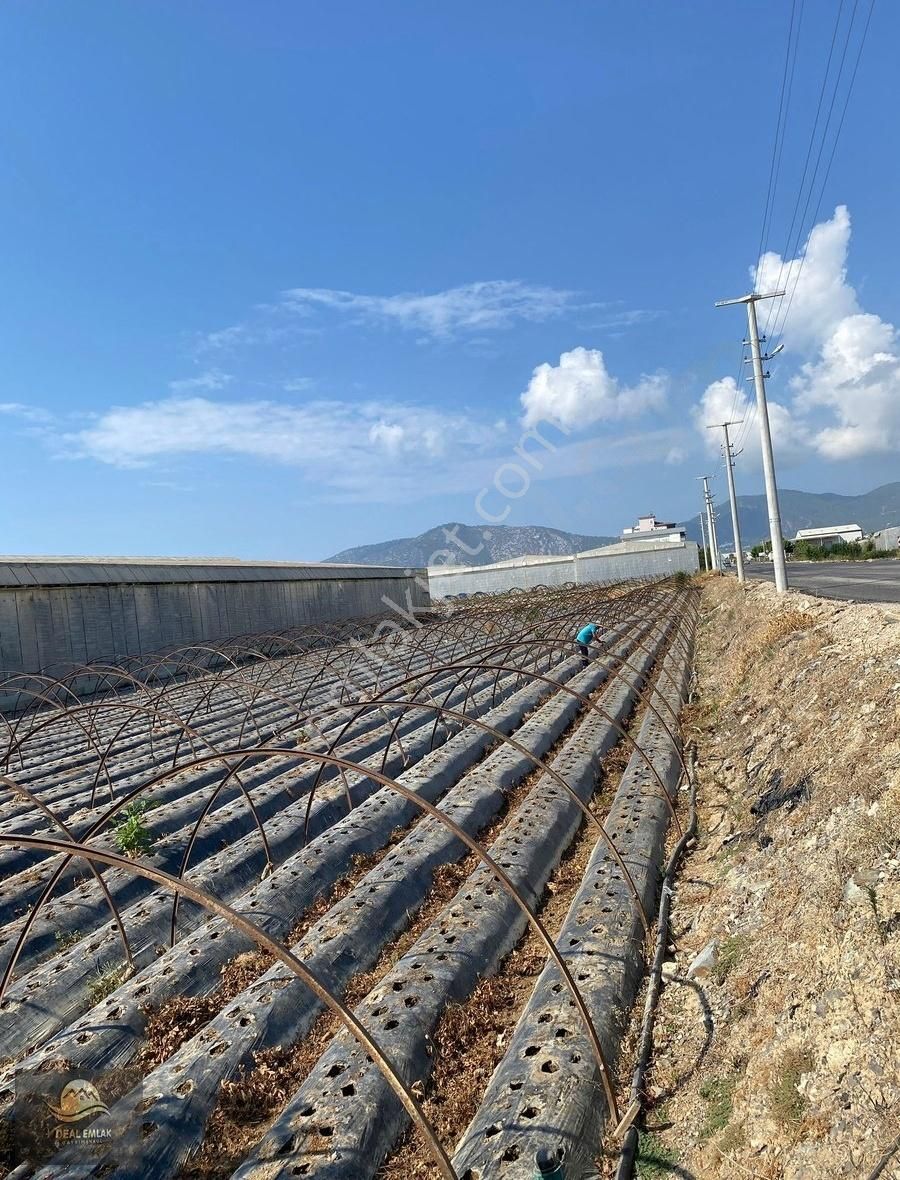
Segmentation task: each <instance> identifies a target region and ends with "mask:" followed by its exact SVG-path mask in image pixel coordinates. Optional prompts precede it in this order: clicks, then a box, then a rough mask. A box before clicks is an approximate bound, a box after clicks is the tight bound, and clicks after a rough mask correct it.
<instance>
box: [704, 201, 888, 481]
mask: <svg viewBox="0 0 900 1180" xmlns="http://www.w3.org/2000/svg"><path fill="white" fill-rule="evenodd" d="M850 229H851V225H850V214H849V213H848V211H847V208H846V206H843V205H839V206H838V207H837V208H836V209H835V211H834V216H833V217H831V218H830V219H829V220H827V221H824V222H821V223H820V224H819V225H817V226H815V227H814V229H813V230H812V233H811V234H810V236H809V239H808V241H807V243H806V245H805V247H804V250H803V252H802V253H801V255H800V257H798V258H794V259H790V260H788V261H783V260H782V258H781V257H780V255H777V254H766V255H764V256H763V257H762V259H760V265H759V274H758V278H759V282H758V284H757V287H758V289H759V290H760V291H766V290H771V289H773V288H775V287H776V284H778V285H779V289H780V288H782V287H783V288H785V289H786V290H787V291H788V298H790V293H791V291H792V290H793V289H794V284H795V282H796V292H795V293H794V296H793V300H792V301H791V303H790V310H789V312H788V315H787V319H786V321H785V324H784V343H785V349H786V354H787V353H791V352H793V353H794V354H796V355H799V357H800V359H801V364H800V367H799V369H798V370H797V371H796V372H795V374H794V375H793V377H791V379H790V380H789V381H788V383H787V391H788V394H789V402H787V403H786V402H785V400H784V398H783V397H779V396H778V395H777V392H776V395H775V396H774V397H772V396H770V397H769V400H768V405H769V420H770V424H771V429H772V438H773V444H774V446H775V450H776V457H777V453H778V452H781V453H784V452H788V454H789V456H790V454H791V452H793V453H794V454H798V453H799V452H800V450H801V448H811V449H813V450H814V451H817V452H818V453H819V454H820V455H822V456H823V457H825V458H828V459H848V458H859V457H861V456H863V455H872V454H878V453H890V452H895V451H897V450H898V448H900V349H898V346H897V332H896V329H895V328H894V326H893V324H890V323H887V322H886V321H885V320H882V319H881V318H880V317H879V316H877V315H873V314H871V313H869V312H865V311H863V310H862V309H861V307H860V304H859V299H858V297H857V293H856V290H855V289H854V287H853V286H851V284H850V283H849V282H848V280H847V256H848V251H849V245H850ZM801 262H802V263H803V265H802V269H801ZM763 306H765V305H763V304H760V307H763ZM785 310H787V309H785ZM782 314H784V313H782ZM765 318H766V319H768V318H769V317H768V313H766V317H765ZM772 322H773V323H775V322H777V321H776V315H775V313H773V315H772ZM763 323H765V320H764V321H763ZM775 379H776V380H777V373H776V377H775ZM769 386H770V389H769V390H768V391H767V392H769V393H771V392H772V390H773V389H774V390H776V391H777V389H778V387H777V386H776V385H775V382H774V381H772V382H769ZM781 388H782V389H783V388H784V386H783V385H782V386H781ZM732 407H734V409H735V413H734V416H735V417H738V418H740V417H743V416H745V415H746V414H747V412H748V410H749V403H748V400H747V396H746V394H745V392H744V390H740V391H739V392H737V393H736V390H735V384H734V379H733V378H730V377H729V378H725V379H723V380H720V381H715V382H713V383H712V384H711V385H710V386H708V387H707V389H706V391H705V392H704V394H703V397H702V398H701V401H700V403H699V404H698V405H697V406H696V407H695V410H694V418H695V422H696V424H697V426H698V428H699V429H700V430H703V427H704V425H705V424H706V423H707V422H723V421H725V420H726V417H728V416H731V411H732ZM703 433H704V434H712V433H713V432H711V431H709V432H708V431H705V430H703ZM756 434H757V429H756V426H755V425H754V427H753V429H752V430H751V431H750V432H749V433H748V435H747V440H748V443H747V445H749V447H750V448H751V450H758V443H757V441H756ZM710 445H711V444H710Z"/></svg>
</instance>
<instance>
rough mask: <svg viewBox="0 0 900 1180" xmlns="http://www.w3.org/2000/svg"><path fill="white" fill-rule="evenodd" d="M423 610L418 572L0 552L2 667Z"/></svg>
mask: <svg viewBox="0 0 900 1180" xmlns="http://www.w3.org/2000/svg"><path fill="white" fill-rule="evenodd" d="M386 599H388V600H390V601H391V602H394V603H396V608H399V609H400V610H403V611H406V612H409V611H411V610H413V609H419V610H421V609H427V607H428V605H429V601H430V600H429V595H428V591H427V580H426V576H425V571H424V570H402V569H392V568H389V567H375V566H342V565H295V564H292V563H287V562H272V563H267V564H261V563H260V564H254V563H250V562H239V561H194V560H188V559H185V560H178V559H171V560H169V559H166V560H164V559H157V560H153V559H149V560H144V559H138V560H134V561H131V562H129V561H128V560H124V559H118V560H115V559H107V560H98V559H86V558H71V559H53V560H36V559H33V558H20V559H19V558H0V672H6V673H8V672H38V671H41V670H52V671H55V672H60V671H64V670H65V669H66V668H67V667H71V666H72V665H73V664H88V663H96V662H108V661H114V660H116V659H117V658H118V657H121V656H135V655H143V654H145V653H148V652H157V651H166V650H171V649H172V648H175V647H179V646H183V645H187V644H193V643H202V642H215V641H217V640H224V639H233V638H236V637H238V636H241V635H249V634H259V633H260V632H265V631H277V630H283V629H285V628H289V627H294V626H298V625H300V624H303V623H323V622H330V621H334V620H338V619H348V618H359V617H364V616H372V615H381V614H385V613H388V612H390V613H391V614H392V617H393V618H395V619H397V620H398V621H400V614H399V613H395V609H396V608H392V607H391V606H390V605H389V603H388V602H386V601H385V600H386Z"/></svg>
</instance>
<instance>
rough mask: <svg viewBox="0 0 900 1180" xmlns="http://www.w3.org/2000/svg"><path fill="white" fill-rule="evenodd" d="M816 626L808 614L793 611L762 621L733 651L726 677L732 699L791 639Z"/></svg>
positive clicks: (743, 637) (744, 636)
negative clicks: (765, 661) (785, 642)
mask: <svg viewBox="0 0 900 1180" xmlns="http://www.w3.org/2000/svg"><path fill="white" fill-rule="evenodd" d="M815 622H816V620H815V618H814V617H813V616H812V615H811V614H809V613H808V612H807V611H802V610H794V609H792V608H791V607H788V608H786V609H785V610H782V611H779V612H778V614H776V615H775V616H774V617H773V618H768V619H766V618H763V619H761V620H759V621H758V622H757V623H756V625H755V626H754V627H752V629H751V631H750V632H749V634H746V633H745V634H744V635H743V636H742V638H741V640H740V641H739V642H738V643H737V644H735V646H734V648H733V653H732V656H731V660H730V662H729V668H728V671H727V673H726V676H725V684H726V691H727V690H728V688H729V686H730V696H731V697H732V698H733V697H736V696H739V695H740V694H741V693H742V692H745V691H746V686H747V681H748V678H749V676H750V674H751V673H752V672H753V670H754V669H755V668H757V667H758V666H759V665H760V664H761V663H762V662H763V661H764V660H766V659H768V658H770V657H771V655H772V653H773V652H774V650H775V649H776V647H777V646H778V645H779V644H781V643H783V642H784V640H785V639H787V637H788V636H789V635H797V634H799V633H800V632H802V631H808V630H809V629H810V628H811V627H812V626H813V625H814V624H815Z"/></svg>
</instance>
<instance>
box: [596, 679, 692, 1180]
mask: <svg viewBox="0 0 900 1180" xmlns="http://www.w3.org/2000/svg"><path fill="white" fill-rule="evenodd" d="M691 695H693V694H691ZM689 699H690V698H689ZM688 764H689V766H690V773H689V775H688V784H689V787H690V794H689V796H688V799H689V806H690V813H689V818H688V825H687V827H686V828H685V830H684V834H683V835H682V837H681V839H680V840H679V841H678V843H677V844H676V845H675V847H674V848H673V849H672V855H671V856H670V857H669V861H668V864H667V865H666V871H665V873H664V875H663V881H662V890H661V892H660V898H659V913H658V915H657V923H656V949H655V951H654V954H653V964H652V966H651V968H650V982H649V984H648V987H647V998H646V1000H645V1001H644V1017H643V1022H642V1024H641V1039H640V1045H639V1048H638V1057H637V1063H636V1065H635V1067H634V1073H633V1075H632V1079H631V1094H630V1096H629V1102H630V1104H631V1105H632V1106H634V1104H635V1103H637V1104H638V1105H639V1106H640V1105H641V1104H642V1103H641V1096H642V1094H643V1089H644V1076H645V1075H646V1072H647V1066H648V1065H649V1063H650V1054H651V1053H652V1051H653V1025H654V1021H655V1018H656V1008H657V1004H658V1003H659V995H660V991H661V989H662V967H663V960H664V959H665V957H666V947H667V946H668V944H669V911H670V909H671V905H672V886H673V883H674V880H675V875H676V873H677V872H678V868H679V865H680V864H681V858H682V856H683V855H684V851H685V849H686V848H687V846H688V844H689V843H690V842H691V841H692V840H693V838H694V836H695V835H696V832H697V776H696V774H695V766H696V748H695V747H694V746H693V745H692V746H691V747H690V749H689V751H688ZM635 1122H636V1119H635ZM635 1122H632V1124H631V1126H630V1127H629V1128H628V1130H627V1131H626V1133H625V1138H624V1140H623V1142H622V1147H621V1150H620V1152H619V1164H618V1167H617V1168H616V1180H632V1177H633V1175H634V1164H635V1160H636V1158H637V1149H638V1130H637V1127H636V1125H635Z"/></svg>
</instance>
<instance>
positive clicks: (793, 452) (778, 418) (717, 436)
mask: <svg viewBox="0 0 900 1180" xmlns="http://www.w3.org/2000/svg"><path fill="white" fill-rule="evenodd" d="M755 400H756V398H755V397H753V399H752V401H751V398H750V397H749V395H748V393H747V391H746V390H745V389H738V388H737V385H736V384H735V380H734V378H733V377H723V378H722V380H720V381H713V382H712V384H711V385H708V386H707V387H706V389H705V390H704V391H703V396H702V397H701V399H700V401H699V403H698V404H697V405H696V406H694V409H693V411H692V414H693V418H694V423H695V425H696V427H697V429H698V430H699V431H700V433H701V434H702V435H703V441H704V444H705V446H706V450H707V452H708V453H709V454H710V455H718V454H720V452H721V448H722V446H723V436H722V432H721V431H720V430H707V429H706V428H707V426H709V425H716V424H718V423H720V422H732V421H734V422H740V421H741V419H743V420H744V421H745V422H746V421H747V419H748V418H749V417H750V416H751V413H752V412H753V411H752V403H753V402H755ZM767 404H768V410H769V429H770V431H771V434H772V446H773V448H774V450H775V451H776V452H777V453H778V454H779V455H781V456H782V457H787V458H791V459H793V458H797V457H799V455H800V454H801V453H802V449H803V447H804V446H806V445H807V443H808V436H809V430H808V427H807V425H806V424H805V423H804V422H803V421H802V420H799V419H798V418H797V416H796V415H795V414H794V413H793V412H792V410H791V408H790V407H788V406H785V405H782V403H781V402H778V401H776V400H774V399H773V398H771V397H770V398H768V399H767ZM748 425H749V429H748V430H746V431H743V430H741V427H740V426H735V427H734V429H733V430H732V431H731V439H732V442H733V441H734V440H735V439H736V438H740V439H741V442H742V447H743V449H744V450H745V452H746V453H747V455H748V456H749V458H750V459H752V461H753V462H758V461H759V457H760V453H761V450H760V440H759V423H758V421H757V420H756V417H755V414H754V417H753V422H752V423H749V424H748Z"/></svg>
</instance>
